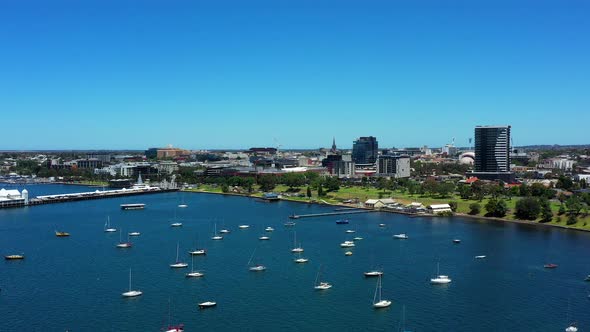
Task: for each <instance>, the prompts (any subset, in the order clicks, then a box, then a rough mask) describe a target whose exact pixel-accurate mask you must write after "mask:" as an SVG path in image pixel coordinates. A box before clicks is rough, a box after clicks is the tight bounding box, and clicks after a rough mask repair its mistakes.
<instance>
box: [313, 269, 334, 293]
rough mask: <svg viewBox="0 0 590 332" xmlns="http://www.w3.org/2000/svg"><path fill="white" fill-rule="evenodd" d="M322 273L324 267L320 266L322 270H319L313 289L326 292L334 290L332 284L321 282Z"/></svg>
mask: <svg viewBox="0 0 590 332" xmlns="http://www.w3.org/2000/svg"><path fill="white" fill-rule="evenodd" d="M321 272H322V266H321V265H320V268H319V269H318V274H316V276H315V282H314V286H313V289H315V290H326V289H330V288H332V284H330V283H329V282H325V281H319V280H320V274H321Z"/></svg>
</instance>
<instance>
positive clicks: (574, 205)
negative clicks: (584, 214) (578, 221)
mask: <svg viewBox="0 0 590 332" xmlns="http://www.w3.org/2000/svg"><path fill="white" fill-rule="evenodd" d="M565 207H567V213H568V215H569V214H573V215H575V216H577V215H578V214H580V210H582V201H581V200H580V198H579V197H578V196H576V195H573V196H571V197H570V198H568V199H567V200H566V201H565Z"/></svg>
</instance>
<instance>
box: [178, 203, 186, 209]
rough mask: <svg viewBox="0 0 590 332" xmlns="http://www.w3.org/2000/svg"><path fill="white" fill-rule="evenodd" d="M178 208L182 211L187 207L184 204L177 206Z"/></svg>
mask: <svg viewBox="0 0 590 332" xmlns="http://www.w3.org/2000/svg"><path fill="white" fill-rule="evenodd" d="M178 207H179V208H181V209H184V208H187V207H188V205H186V204H178Z"/></svg>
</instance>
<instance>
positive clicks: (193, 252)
mask: <svg viewBox="0 0 590 332" xmlns="http://www.w3.org/2000/svg"><path fill="white" fill-rule="evenodd" d="M188 253H189V255H192V256H199V255H207V250H205V249H195V250H191V251H189V252H188Z"/></svg>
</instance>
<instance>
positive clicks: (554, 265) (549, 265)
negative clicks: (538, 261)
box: [543, 263, 557, 269]
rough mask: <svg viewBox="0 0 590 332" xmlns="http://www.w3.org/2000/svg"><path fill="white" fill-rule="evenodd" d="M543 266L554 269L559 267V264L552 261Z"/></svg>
mask: <svg viewBox="0 0 590 332" xmlns="http://www.w3.org/2000/svg"><path fill="white" fill-rule="evenodd" d="M543 267H544V268H546V269H554V268H556V267H557V264H552V263H550V264H545V265H543Z"/></svg>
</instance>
